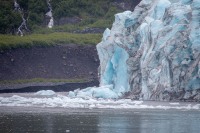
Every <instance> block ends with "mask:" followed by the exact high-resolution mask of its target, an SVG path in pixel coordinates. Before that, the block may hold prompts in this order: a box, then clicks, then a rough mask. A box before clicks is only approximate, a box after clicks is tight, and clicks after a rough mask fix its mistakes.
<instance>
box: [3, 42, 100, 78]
mask: <svg viewBox="0 0 200 133" xmlns="http://www.w3.org/2000/svg"><path fill="white" fill-rule="evenodd" d="M0 62H1V65H0V81H1V80H18V79H32V78H47V79H77V78H78V79H82V78H84V79H93V80H95V81H97V79H98V74H97V73H98V72H97V69H98V66H99V59H98V55H97V51H96V47H95V46H91V45H86V46H80V45H75V44H66V45H56V46H51V47H32V48H18V49H13V50H6V51H3V52H1V53H0Z"/></svg>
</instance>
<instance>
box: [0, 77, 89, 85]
mask: <svg viewBox="0 0 200 133" xmlns="http://www.w3.org/2000/svg"><path fill="white" fill-rule="evenodd" d="M87 81H89V80H88V79H84V78H82V79H44V78H33V79H19V80H0V85H2V84H4V85H7V84H24V83H43V82H45V83H46V82H50V83H61V82H64V83H83V82H87Z"/></svg>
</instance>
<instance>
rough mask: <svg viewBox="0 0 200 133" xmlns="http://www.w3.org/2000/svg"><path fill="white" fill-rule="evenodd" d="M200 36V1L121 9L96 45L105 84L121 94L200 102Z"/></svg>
mask: <svg viewBox="0 0 200 133" xmlns="http://www.w3.org/2000/svg"><path fill="white" fill-rule="evenodd" d="M199 36H200V1H199V0H142V1H141V2H140V3H139V5H138V6H137V7H136V8H135V9H134V11H133V12H130V11H125V12H123V13H118V14H116V15H115V22H114V23H113V25H112V28H111V29H110V30H109V29H106V30H105V32H104V34H103V38H102V41H101V42H100V43H99V44H98V45H97V51H98V55H99V59H100V71H99V74H100V87H101V86H110V85H111V86H112V87H110V88H109V89H110V90H111V91H113V92H114V93H116V95H117V96H118V98H119V97H124V96H125V97H128V98H132V99H144V100H188V99H189V100H195V101H199V100H200V41H199ZM96 89H97V88H96ZM96 89H94V90H96ZM99 89H100V88H99ZM89 90H90V89H89ZM92 90H93V89H92ZM105 94H106V92H105ZM186 97H187V98H186ZM105 98H106V96H105Z"/></svg>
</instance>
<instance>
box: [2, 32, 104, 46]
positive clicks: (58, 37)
mask: <svg viewBox="0 0 200 133" xmlns="http://www.w3.org/2000/svg"><path fill="white" fill-rule="evenodd" d="M101 38H102V35H101V34H73V33H63V32H59V33H50V34H31V35H26V36H23V37H20V36H12V35H3V34H0V49H1V50H4V49H11V48H18V47H23V48H24V47H25V48H27V47H32V46H51V45H56V44H69V43H73V44H79V45H86V44H90V45H96V44H97V43H99V42H100V41H101Z"/></svg>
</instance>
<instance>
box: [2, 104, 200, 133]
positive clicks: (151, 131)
mask: <svg viewBox="0 0 200 133" xmlns="http://www.w3.org/2000/svg"><path fill="white" fill-rule="evenodd" d="M199 123H200V112H199V111H197V110H196V111H195V110H190V111H189V110H173V109H172V110H149V109H129V110H127V109H64V108H33V107H30V108H23V107H0V132H1V133H33V132H34V133H40V132H42V133H65V132H70V133H198V132H199V131H200V126H199Z"/></svg>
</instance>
